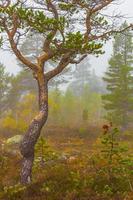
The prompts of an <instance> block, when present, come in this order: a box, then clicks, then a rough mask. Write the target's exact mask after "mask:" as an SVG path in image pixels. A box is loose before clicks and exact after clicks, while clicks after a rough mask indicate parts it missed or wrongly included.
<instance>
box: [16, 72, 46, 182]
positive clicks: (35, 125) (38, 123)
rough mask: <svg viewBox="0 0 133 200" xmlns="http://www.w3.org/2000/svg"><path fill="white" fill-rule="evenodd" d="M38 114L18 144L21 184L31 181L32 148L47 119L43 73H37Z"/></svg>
mask: <svg viewBox="0 0 133 200" xmlns="http://www.w3.org/2000/svg"><path fill="white" fill-rule="evenodd" d="M37 83H38V96H39V113H38V115H37V116H36V117H35V118H34V119H33V120H32V122H31V124H30V126H29V128H28V130H27V132H26V134H25V135H24V138H23V140H22V142H21V144H20V152H21V154H22V156H23V161H22V169H21V183H22V184H27V183H30V182H31V180H32V166H33V162H34V147H35V144H36V142H37V140H38V138H39V136H40V133H41V129H42V127H43V126H44V124H45V122H46V121H47V117H48V86H47V85H48V83H47V80H46V79H45V77H44V74H43V72H38V73H37Z"/></svg>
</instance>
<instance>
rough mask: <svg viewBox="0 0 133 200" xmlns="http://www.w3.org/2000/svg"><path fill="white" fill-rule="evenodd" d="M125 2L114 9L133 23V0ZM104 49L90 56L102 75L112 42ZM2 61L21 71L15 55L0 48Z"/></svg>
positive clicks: (94, 66) (15, 71)
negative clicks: (98, 53)
mask: <svg viewBox="0 0 133 200" xmlns="http://www.w3.org/2000/svg"><path fill="white" fill-rule="evenodd" d="M121 2H123V3H122V4H120V5H115V6H113V7H112V9H113V10H114V9H115V10H117V11H118V12H121V14H122V15H125V16H126V18H125V19H126V20H127V21H128V22H129V23H133V0H121ZM104 49H105V51H106V53H105V54H104V55H102V56H100V57H99V58H95V57H94V56H90V64H91V66H92V68H95V71H96V74H97V75H99V76H102V75H103V73H104V72H105V71H106V69H107V66H108V60H109V58H110V56H111V53H112V42H111V41H110V42H108V43H107V44H106V45H105V46H104ZM0 62H1V63H3V64H4V65H5V66H6V70H7V71H8V72H10V73H14V74H16V73H17V72H18V71H19V66H18V65H17V62H16V59H15V56H14V55H11V54H10V53H9V52H6V51H4V52H3V51H2V50H0Z"/></svg>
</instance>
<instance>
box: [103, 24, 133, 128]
mask: <svg viewBox="0 0 133 200" xmlns="http://www.w3.org/2000/svg"><path fill="white" fill-rule="evenodd" d="M126 25H127V24H126V22H125V23H124V24H123V25H122V26H123V27H125V26H126ZM132 52H133V42H132V34H131V32H130V31H129V30H126V31H125V32H124V33H122V34H117V35H116V36H115V38H114V44H113V55H112V57H111V59H110V61H109V68H108V70H107V72H106V73H105V77H104V78H103V79H104V81H106V83H107V90H108V94H105V95H103V100H104V108H105V109H106V110H107V111H109V112H108V119H110V120H112V121H113V122H114V123H115V124H117V125H120V126H121V127H123V128H127V125H128V124H129V122H130V120H131V116H132V112H133V74H132V72H133V67H132V63H133V56H132Z"/></svg>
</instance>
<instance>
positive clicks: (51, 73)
mask: <svg viewBox="0 0 133 200" xmlns="http://www.w3.org/2000/svg"><path fill="white" fill-rule="evenodd" d="M70 55H71V53H70V52H69V53H66V54H65V55H64V56H63V57H62V59H61V61H60V62H59V64H58V66H57V67H56V68H54V69H53V70H51V71H49V72H47V73H46V74H45V77H46V79H47V80H50V79H51V78H53V77H54V76H56V75H57V74H59V73H61V72H62V71H63V69H65V67H66V66H67V65H68V64H69V63H70Z"/></svg>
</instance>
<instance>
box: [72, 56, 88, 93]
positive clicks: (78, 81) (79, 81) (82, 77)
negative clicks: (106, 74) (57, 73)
mask: <svg viewBox="0 0 133 200" xmlns="http://www.w3.org/2000/svg"><path fill="white" fill-rule="evenodd" d="M89 83H90V63H89V61H88V58H86V59H84V60H83V61H82V62H81V63H80V64H78V65H76V68H75V71H74V76H73V82H72V83H71V84H70V86H69V88H70V89H71V90H72V91H73V93H74V94H75V95H76V96H81V95H82V94H83V91H84V88H85V87H86V86H89V85H90V84H89Z"/></svg>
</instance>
